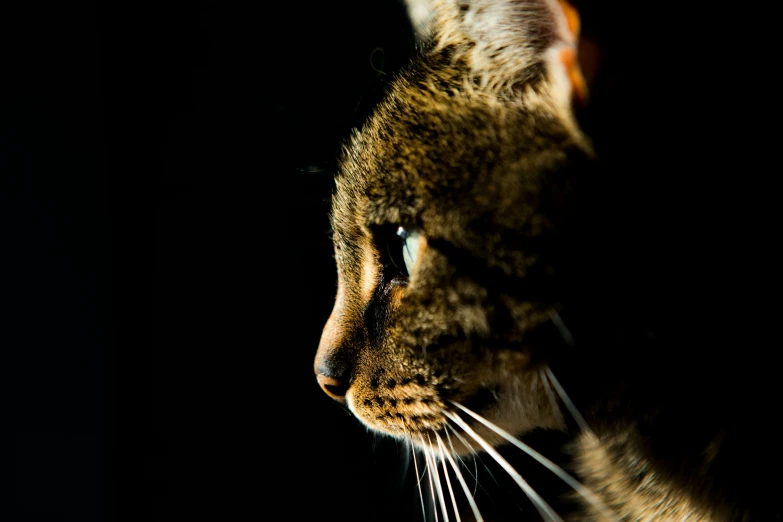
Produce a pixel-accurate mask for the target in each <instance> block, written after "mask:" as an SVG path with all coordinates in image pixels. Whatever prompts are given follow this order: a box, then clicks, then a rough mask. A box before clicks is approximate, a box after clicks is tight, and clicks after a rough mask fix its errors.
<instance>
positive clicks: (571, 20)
mask: <svg viewBox="0 0 783 522" xmlns="http://www.w3.org/2000/svg"><path fill="white" fill-rule="evenodd" d="M557 3H559V4H560V9H562V10H563V14H564V15H565V17H566V21H568V30H569V31H571V34H572V35H574V41H576V40H578V39H579V13H577V12H576V9H575V8H574V6H572V5H571V4H569V3H568V2H566V1H565V0H557Z"/></svg>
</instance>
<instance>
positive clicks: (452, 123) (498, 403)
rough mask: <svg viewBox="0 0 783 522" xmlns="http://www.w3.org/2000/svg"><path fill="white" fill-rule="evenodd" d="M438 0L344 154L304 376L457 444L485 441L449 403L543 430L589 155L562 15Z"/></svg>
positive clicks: (387, 426)
mask: <svg viewBox="0 0 783 522" xmlns="http://www.w3.org/2000/svg"><path fill="white" fill-rule="evenodd" d="M437 8H438V10H437V11H436V19H437V20H438V22H437V24H436V26H435V27H436V32H435V35H434V37H433V39H432V40H431V41H430V42H429V44H428V46H427V47H426V51H425V52H424V53H423V55H422V56H421V57H420V58H419V59H418V60H417V61H416V62H415V63H414V64H412V66H411V67H410V68H409V69H408V70H407V71H406V72H405V73H404V74H403V75H401V76H400V77H399V78H398V79H397V80H396V81H395V82H394V83H393V85H392V87H391V90H390V92H389V94H388V96H387V98H386V99H385V100H384V101H383V102H382V103H381V104H380V105H379V107H378V108H377V110H376V112H375V113H374V114H373V116H372V117H371V118H370V119H369V121H368V122H367V123H366V124H365V126H364V127H363V128H362V129H361V130H359V131H357V132H356V133H355V134H354V135H353V137H352V139H351V141H350V143H349V144H348V145H347V146H346V147H345V150H344V152H343V157H342V161H341V168H340V173H339V175H338V177H337V180H336V191H335V194H334V197H333V202H332V226H333V234H334V245H335V255H336V261H337V269H338V290H337V297H336V301H335V306H334V310H333V311H332V314H331V316H330V318H329V320H328V322H327V325H326V327H325V329H324V332H323V336H322V339H321V343H320V346H319V350H318V354H317V357H316V361H315V372H316V374H317V375H318V379H319V382H320V383H321V385H322V387H323V388H324V390H325V391H326V392H327V393H328V394H329V395H331V396H333V397H334V398H336V399H338V400H340V401H344V402H345V404H346V405H347V406H348V408H349V409H350V410H351V411H352V412H353V413H354V414H355V415H356V417H358V418H359V419H360V420H361V421H362V422H363V423H364V424H365V425H367V426H368V427H370V428H371V429H373V430H376V431H379V432H382V433H385V434H389V435H393V436H396V437H400V438H405V439H408V438H409V439H410V440H411V441H412V442H413V443H414V444H417V445H419V446H421V447H430V448H438V446H439V445H440V444H443V445H449V446H450V448H449V449H450V450H451V451H453V452H456V453H464V452H467V451H470V450H473V449H476V448H478V447H479V445H480V443H478V442H477V440H478V439H477V438H471V437H465V430H466V429H467V430H474V431H475V432H476V434H477V435H478V436H479V437H481V438H482V440H485V441H487V442H489V443H490V444H493V443H497V442H499V441H500V436H499V435H498V434H497V433H496V432H495V431H493V430H490V429H488V428H486V427H485V426H484V425H483V424H481V423H478V422H476V421H473V420H469V421H468V426H469V427H468V428H465V427H464V426H463V427H460V419H461V417H459V415H460V412H461V409H460V407H459V406H457V405H458V404H459V405H462V406H464V407H467V408H469V409H470V410H471V411H474V412H477V413H479V414H480V415H481V416H483V417H484V418H486V419H488V420H489V421H490V422H492V423H494V424H495V425H496V426H499V427H500V428H502V429H504V430H506V431H509V432H512V433H514V434H521V433H524V432H527V431H529V430H531V429H532V428H535V427H549V428H555V427H559V420H558V419H559V417H558V413H557V407H556V406H555V405H554V403H553V402H552V399H551V393H552V390H551V389H550V385H549V382H548V381H547V379H546V378H545V377H544V371H545V369H546V365H547V362H548V361H549V360H551V358H552V357H555V356H557V354H558V353H560V352H562V351H565V350H567V340H568V335H567V331H564V329H563V328H562V326H560V327H558V325H559V322H558V318H559V314H560V313H561V312H562V311H563V309H564V307H567V303H568V295H567V290H568V279H569V268H568V267H569V263H570V261H571V257H572V253H571V252H569V251H568V250H567V248H566V247H565V246H564V245H569V244H571V243H570V242H569V241H568V236H569V234H571V233H572V229H573V223H572V221H573V217H572V215H571V212H572V209H573V204H572V202H571V201H570V197H571V193H572V189H573V184H574V183H578V182H579V175H580V172H582V171H583V167H584V165H586V164H588V163H589V161H590V159H591V153H590V147H589V145H588V143H587V141H586V139H585V138H584V136H583V135H582V134H581V132H580V131H579V129H578V128H577V126H576V124H575V123H574V119H573V115H572V113H571V104H572V102H573V99H574V97H575V96H577V95H578V94H579V93H580V92H581V90H580V89H581V87H579V86H581V84H580V83H579V80H578V79H579V74H578V70H576V69H575V64H574V62H573V60H571V58H572V57H573V52H574V50H573V39H574V34H573V26H574V22H573V20H571V21H570V22H569V20H570V19H569V18H568V16H567V14H568V13H570V11H568V12H567V11H564V10H562V9H561V8H560V7H559V4H556V3H555V4H550V3H547V2H540V3H536V2H528V3H526V4H523V3H515V2H508V3H504V2H477V3H475V4H473V5H470V6H465V7H464V8H462V7H460V6H459V5H456V4H452V3H449V2H443V3H442V4H439V5H438V6H437ZM509 17H510V18H509ZM509 19H511V20H516V21H518V22H519V24H518V25H516V26H509V25H507V20H509ZM490 33H491V34H492V35H493V39H492V40H491V41H489V40H486V39H485V38H484V37H485V36H486V35H487V34H490ZM575 86H576V87H579V89H577V88H575ZM455 418H456V419H455Z"/></svg>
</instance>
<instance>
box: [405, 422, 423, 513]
mask: <svg viewBox="0 0 783 522" xmlns="http://www.w3.org/2000/svg"><path fill="white" fill-rule="evenodd" d="M408 440H409V441H410V443H411V453H412V454H413V469H414V470H415V471H416V485H417V486H418V488H419V500H421V516H422V520H425V521H426V520H427V509H426V508H425V507H424V493H423V492H422V490H421V479H422V478H424V475H419V463H418V460H417V459H416V447H415V446H414V445H413V438H412V437H411V436H410V435H409V436H408Z"/></svg>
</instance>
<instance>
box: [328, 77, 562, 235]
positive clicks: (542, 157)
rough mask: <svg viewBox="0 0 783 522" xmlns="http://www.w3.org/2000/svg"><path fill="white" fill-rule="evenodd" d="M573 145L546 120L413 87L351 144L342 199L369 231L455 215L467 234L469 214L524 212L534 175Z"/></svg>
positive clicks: (385, 106) (475, 97)
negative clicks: (390, 224) (374, 227)
mask: <svg viewBox="0 0 783 522" xmlns="http://www.w3.org/2000/svg"><path fill="white" fill-rule="evenodd" d="M574 143H576V140H575V139H574V137H573V136H572V135H571V134H570V133H569V129H568V128H567V127H566V126H564V125H563V124H562V123H561V122H560V121H558V119H557V118H556V117H554V116H553V115H552V114H551V113H549V112H546V111H543V110H535V109H532V110H531V109H527V108H525V107H520V105H519V104H518V103H511V102H504V101H501V100H497V99H495V98H492V97H489V96H485V95H482V94H480V93H464V92H454V91H450V90H449V86H448V85H446V86H445V87H444V86H443V85H438V86H432V85H422V84H421V83H417V82H416V81H415V78H414V81H408V82H400V83H398V84H397V85H396V86H395V89H394V91H393V92H392V93H391V95H390V96H389V97H388V98H387V99H386V100H385V101H384V102H383V103H381V105H380V106H379V107H378V109H377V110H376V112H375V113H374V115H373V116H372V117H371V118H370V120H369V121H368V123H367V124H366V125H365V126H364V128H363V129H362V130H361V131H359V132H357V133H356V134H355V135H354V136H353V139H352V140H351V142H350V144H349V145H348V146H347V147H346V149H345V151H344V155H343V161H342V163H341V178H343V182H342V183H340V182H339V180H338V192H343V193H344V198H343V199H353V200H355V201H354V202H352V203H350V204H349V203H348V202H344V206H346V207H348V208H349V209H350V210H351V212H352V213H353V214H356V215H357V216H355V217H360V219H363V220H365V221H366V222H367V224H380V223H387V222H396V223H409V224H421V222H422V220H424V219H425V218H426V216H430V218H431V219H430V221H433V222H437V221H439V219H435V218H434V216H439V217H442V216H445V215H449V214H453V213H454V211H455V209H456V208H459V209H460V210H459V211H460V216H461V217H462V219H457V220H456V221H459V222H463V223H462V224H463V225H464V221H465V219H469V218H470V215H471V214H484V215H486V214H488V213H492V214H497V213H506V214H507V213H509V212H511V213H512V214H513V213H517V212H518V211H520V210H522V211H523V210H524V208H523V206H524V205H523V203H524V201H523V200H525V199H526V198H528V197H529V194H527V193H528V192H529V191H530V190H531V189H532V188H534V187H531V183H537V182H538V179H537V178H538V173H539V172H540V171H541V170H542V169H548V168H552V165H553V164H556V163H558V162H562V160H563V157H564V152H563V151H564V148H567V147H568V146H570V145H573V144H574ZM358 215H360V216H358ZM507 217H509V218H510V217H512V216H511V215H508V216H507ZM456 221H455V220H453V219H452V220H451V222H456Z"/></svg>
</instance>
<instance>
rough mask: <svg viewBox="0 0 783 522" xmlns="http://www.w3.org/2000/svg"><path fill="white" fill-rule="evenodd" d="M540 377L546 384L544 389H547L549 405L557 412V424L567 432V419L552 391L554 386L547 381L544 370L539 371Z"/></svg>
mask: <svg viewBox="0 0 783 522" xmlns="http://www.w3.org/2000/svg"><path fill="white" fill-rule="evenodd" d="M539 376H540V377H541V382H543V383H544V388H545V389H546V396H547V398H548V399H549V403H550V404H551V405H552V410H554V412H555V416H556V417H557V423H558V424H559V425H560V426H561V427H562V429H563V430H564V431H565V429H566V428H567V426H566V422H565V419H564V418H563V412H561V411H560V405H558V404H557V399H556V398H555V393H554V392H553V391H552V386H550V385H549V379H547V377H546V374H545V373H544V371H543V370H539Z"/></svg>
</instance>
